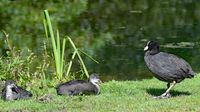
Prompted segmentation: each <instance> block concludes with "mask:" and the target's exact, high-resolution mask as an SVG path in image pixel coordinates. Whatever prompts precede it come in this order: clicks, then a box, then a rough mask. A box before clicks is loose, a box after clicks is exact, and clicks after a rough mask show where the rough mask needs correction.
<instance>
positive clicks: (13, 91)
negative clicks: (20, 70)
mask: <svg viewBox="0 0 200 112" xmlns="http://www.w3.org/2000/svg"><path fill="white" fill-rule="evenodd" d="M30 97H32V93H31V92H29V91H27V90H25V89H23V88H21V87H20V86H17V85H16V84H15V83H14V81H13V80H7V81H6V83H5V87H4V88H3V90H2V95H1V98H2V99H3V100H7V101H12V100H17V99H27V98H30Z"/></svg>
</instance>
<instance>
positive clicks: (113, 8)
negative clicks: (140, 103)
mask: <svg viewBox="0 0 200 112" xmlns="http://www.w3.org/2000/svg"><path fill="white" fill-rule="evenodd" d="M158 1H159V0H158ZM158 1H152V0H142V1H139V0H136V1H130V0H129V1H128V2H127V3H124V2H121V4H118V2H117V1H116V2H114V3H111V2H105V1H104V0H102V2H94V3H93V2H92V3H91V7H89V10H88V12H90V13H93V14H94V15H93V16H95V17H97V19H98V17H102V16H103V17H102V18H100V19H99V21H100V22H97V23H96V24H97V25H96V26H97V27H98V24H99V25H102V24H107V25H108V26H109V25H110V26H112V27H111V28H110V27H109V28H108V29H107V31H106V32H105V33H108V32H111V33H112V34H113V35H112V38H113V40H111V41H110V40H109V39H108V40H107V41H106V40H105V41H106V42H105V45H104V46H103V47H101V48H100V49H97V50H96V52H95V53H96V54H95V55H96V57H97V59H99V61H100V64H91V66H90V67H89V68H92V72H98V73H100V74H101V75H102V78H103V80H106V81H107V80H112V79H114V80H140V79H144V78H151V77H152V74H151V73H150V72H149V70H148V69H147V67H146V66H145V63H144V59H143V57H144V52H143V48H144V46H145V45H146V42H147V41H148V40H156V41H158V42H159V43H160V44H161V46H162V47H161V51H166V52H169V53H173V54H176V55H178V56H179V57H182V58H184V59H185V60H186V61H188V62H189V63H190V64H191V66H192V68H193V69H194V71H196V72H199V71H200V69H199V68H200V64H199V63H200V58H199V56H200V46H199V42H200V10H199V9H200V2H197V1H178V0H175V1H170V0H167V1H162V0H160V2H158ZM92 6H93V7H92ZM95 6H96V7H95ZM104 11H110V12H104ZM99 14H100V15H99ZM102 26H103V25H102ZM100 28H101V27H100Z"/></svg>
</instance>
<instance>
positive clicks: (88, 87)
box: [56, 74, 100, 95]
mask: <svg viewBox="0 0 200 112" xmlns="http://www.w3.org/2000/svg"><path fill="white" fill-rule="evenodd" d="M99 82H100V79H99V76H98V75H97V74H92V75H90V78H89V80H72V81H69V82H65V83H61V84H59V85H58V86H57V87H56V91H57V94H58V95H79V94H99V92H100V87H99Z"/></svg>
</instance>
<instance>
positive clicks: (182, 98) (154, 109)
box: [0, 76, 200, 112]
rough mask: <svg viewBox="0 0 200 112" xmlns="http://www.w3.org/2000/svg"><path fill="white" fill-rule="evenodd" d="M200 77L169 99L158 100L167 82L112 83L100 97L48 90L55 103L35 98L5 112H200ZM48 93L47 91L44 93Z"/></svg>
mask: <svg viewBox="0 0 200 112" xmlns="http://www.w3.org/2000/svg"><path fill="white" fill-rule="evenodd" d="M199 80H200V76H197V77H195V78H194V79H191V80H190V79H188V80H185V81H183V82H181V83H180V84H177V85H176V86H175V88H173V90H172V91H171V93H172V95H173V97H172V98H169V99H154V98H153V96H154V95H159V94H161V93H163V92H164V91H165V89H166V83H163V82H161V81H158V80H157V79H146V80H142V81H109V82H105V83H103V84H102V85H101V93H100V95H97V96H95V95H91V96H75V97H64V96H57V95H56V92H55V89H54V88H49V89H47V90H45V92H46V94H51V95H52V100H50V101H49V102H46V103H42V102H39V101H38V100H37V98H36V96H34V98H32V99H30V100H21V101H14V102H4V101H2V100H0V110H1V111H12V110H27V111H68V112H74V111H75V112H180V111H182V112H198V111H200V107H199V104H200V100H199V99H200V89H199V87H200V83H199ZM40 91H44V90H40Z"/></svg>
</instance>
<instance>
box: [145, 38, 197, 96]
mask: <svg viewBox="0 0 200 112" xmlns="http://www.w3.org/2000/svg"><path fill="white" fill-rule="evenodd" d="M144 51H145V56H144V60H145V62H146V65H147V67H148V68H149V69H150V71H151V72H153V73H154V76H155V77H156V78H158V79H159V80H161V81H165V82H167V83H168V84H167V87H168V89H167V91H166V92H165V93H163V94H162V95H161V96H158V97H157V98H168V97H170V96H171V95H170V93H169V91H170V89H171V88H172V87H173V86H174V85H175V84H176V83H179V82H181V81H182V80H184V79H185V78H192V77H194V75H195V72H194V71H193V70H192V68H191V66H190V65H189V64H188V63H187V62H186V61H185V60H183V59H182V58H179V57H177V56H176V55H173V54H169V53H165V52H160V50H159V44H158V43H157V42H154V41H149V42H148V43H147V46H146V47H145V48H144ZM170 83H172V85H171V86H170Z"/></svg>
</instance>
